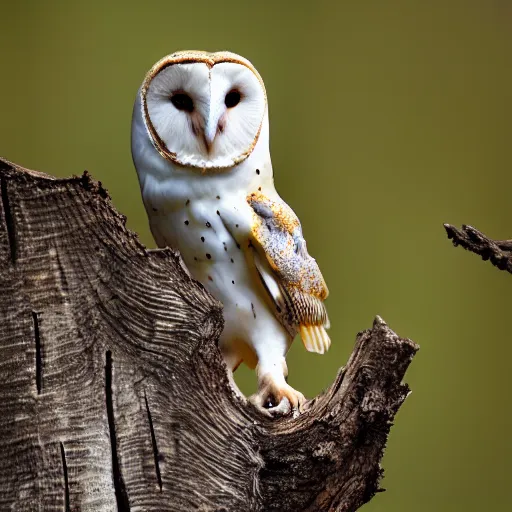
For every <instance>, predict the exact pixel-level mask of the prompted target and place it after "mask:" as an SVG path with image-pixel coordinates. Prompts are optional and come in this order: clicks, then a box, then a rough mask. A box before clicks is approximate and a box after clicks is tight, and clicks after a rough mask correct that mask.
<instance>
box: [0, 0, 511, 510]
mask: <svg viewBox="0 0 512 512" xmlns="http://www.w3.org/2000/svg"><path fill="white" fill-rule="evenodd" d="M0 17H1V19H2V29H1V30H0V47H1V50H0V68H1V70H2V73H1V76H2V78H1V80H0V94H1V97H2V104H1V107H0V114H1V118H2V122H1V123H0V154H1V155H2V156H4V157H6V158H8V159H10V160H12V161H14V162H16V163H18V164H21V165H24V166H26V167H29V168H33V169H38V170H41V171H45V172H48V173H51V174H55V175H58V176H68V175H70V174H80V173H81V172H82V171H83V170H84V169H88V170H89V171H90V172H91V173H92V174H93V176H94V177H96V178H97V179H99V180H101V181H102V182H103V183H104V185H105V186H106V187H107V188H108V190H109V191H110V193H111V194H112V197H113V200H114V203H115V205H116V206H117V208H118V209H119V210H120V211H121V212H123V213H124V214H126V215H127V216H128V225H129V227H130V228H131V229H133V230H135V231H136V232H137V233H139V235H140V237H141V239H142V240H143V242H144V243H146V244H147V245H148V246H154V242H153V241H152V238H151V235H150V232H149V230H148V226H147V220H146V215H145V212H144V209H143V205H142V201H141V199H140V196H139V188H138V183H137V179H136V174H135V170H134V168H133V165H132V161H131V155H130V120H131V113H132V104H133V99H134V96H135V93H136V91H137V88H138V87H139V85H140V83H141V81H142V79H143V77H144V74H145V73H146V71H147V70H148V69H149V68H150V67H151V66H152V65H153V63H154V62H156V61H157V60H158V59H159V58H160V57H162V56H164V55H165V54H167V53H171V52H173V51H175V50H179V49H205V50H211V51H214V50H221V49H229V50H232V51H234V52H237V53H240V54H242V55H244V56H246V57H247V58H249V59H250V60H251V61H252V62H253V63H254V65H255V66H256V67H257V69H258V70H259V71H260V73H261V74H262V76H263V78H264V80H265V83H266V87H267V92H268V97H269V103H270V119H271V121H270V125H271V147H272V157H273V164H274V170H275V174H276V176H275V179H276V183H277V188H278V190H279V191H280V193H281V195H282V196H283V197H284V198H285V199H286V201H288V202H289V204H290V205H291V206H292V207H293V208H294V209H295V211H296V212H297V214H298V215H299V217H300V219H301V220H302V223H303V227H304V232H305V235H306V238H307V241H308V247H309V249H310V252H311V253H312V254H313V255H314V256H315V257H316V258H317V260H318V262H319V263H320V266H321V268H322V271H323V273H324V276H325V278H326V280H327V282H328V285H329V288H330V292H331V296H330V299H329V301H328V308H329V312H330V316H331V321H332V330H331V335H332V338H333V346H332V349H331V351H330V352H329V353H328V355H326V356H323V357H320V356H316V355H312V354H309V353H306V352H305V350H304V349H303V347H302V345H301V343H300V342H299V343H295V344H294V346H293V348H292V350H291V352H290V355H289V367H290V381H291V383H292V385H295V386H296V387H298V388H299V389H301V390H302V391H303V392H305V393H306V394H307V395H309V396H312V395H315V394H317V393H318V392H320V391H321V390H322V389H323V388H325V387H326V386H328V385H329V383H330V382H331V381H332V380H333V378H334V376H335V374H336V371H337V369H338V367H339V366H341V365H343V364H344V363H345V362H346V360H347V357H348V355H349V354H350V352H351V350H352V347H353V341H354V338H355V334H356V333H357V332H358V331H359V330H361V329H365V328H368V327H370V326H371V323H372V320H373V317H374V316H375V315H376V314H379V315H381V316H382V317H383V318H384V319H385V320H386V321H387V322H388V323H389V325H390V326H391V327H392V328H393V329H394V330H395V331H396V332H398V333H399V334H400V335H402V336H405V337H409V338H412V339H413V340H415V341H416V342H418V343H419V344H420V345H421V351H420V353H419V354H418V356H417V357H416V359H415V360H414V362H413V364H412V366H411V368H410V370H409V372H408V373H407V377H406V380H407V382H408V383H409V384H410V385H411V387H412V389H413V393H412V395H411V396H410V397H409V398H408V400H407V401H406V403H405V404H404V406H403V408H402V409H401V411H400V412H399V414H398V417H397V424H396V426H395V427H394V428H393V430H392V432H391V437H390V440H389V443H388V447H387V451H386V455H385V458H384V467H385V470H386V476H385V480H384V482H383V486H384V487H386V488H387V489H388V491H387V492H386V493H384V494H379V495H378V496H377V497H376V498H375V499H374V500H373V501H372V502H371V503H370V504H368V505H366V506H365V507H364V510H365V511H366V512H371V511H382V512H387V511H393V512H400V511H407V512H410V511H415V512H416V511H417V512H422V511H429V512H430V511H459V510H464V511H479V512H480V511H487V510H493V511H494V510H500V511H501V510H511V506H512V496H511V495H510V490H509V488H510V486H511V484H512V478H511V470H510V460H511V458H512V443H511V441H510V439H509V438H508V435H509V434H510V431H511V427H512V412H511V410H510V405H511V404H510V396H509V390H510V389H511V387H512V386H511V384H510V375H511V374H510V359H511V356H512V348H511V346H512V340H511V339H510V319H511V318H512V280H511V276H510V275H508V274H505V273H504V272H499V271H498V270H496V269H495V268H493V267H492V266H491V265H490V264H489V263H483V262H482V261H480V259H479V258H478V257H476V256H474V255H470V254H469V253H466V252H465V251H463V250H462V249H457V250H455V249H454V248H453V247H452V246H451V244H450V243H449V241H448V240H447V239H446V236H445V234H444V230H443V227H442V224H443V222H450V223H454V224H456V225H460V224H461V223H469V224H472V225H474V226H476V227H478V228H480V229H481V230H483V231H485V232H486V233H487V234H489V235H490V236H494V237H495V238H507V237H512V204H511V203H512V201H511V193H510V191H511V188H512V173H511V169H512V150H511V144H510V131H511V128H512V126H511V119H512V102H511V101H512V66H511V52H512V4H511V3H510V2H507V1H506V0H501V1H499V0H482V1H473V0H467V1H456V0H445V1H433V2H426V1H421V0H416V1H405V0H403V1H398V0H390V1H387V2H383V1H381V2H378V1H362V0H353V1H339V2H335V1H332V2H327V1H318V2H303V3H300V2H297V1H295V2H284V1H280V2H272V1H259V2H241V1H238V2H235V1H228V0H217V1H210V2H203V3H201V2H193V1H189V2H175V1H166V2H156V1H154V2H142V1H137V2H135V1H125V2H107V1H101V2H97V1H88V2H74V3H73V2H67V1H66V2H42V1H39V2H36V1H33V2H27V1H18V2H9V3H8V4H7V3H6V2H2V6H1V7H0ZM238 380H239V382H240V383H241V385H242V387H243V389H244V390H246V391H247V390H250V389H251V387H252V386H253V384H254V383H253V376H252V375H251V373H250V372H249V371H242V373H241V374H240V376H239V378H238Z"/></svg>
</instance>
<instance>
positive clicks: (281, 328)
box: [132, 52, 330, 410]
mask: <svg viewBox="0 0 512 512" xmlns="http://www.w3.org/2000/svg"><path fill="white" fill-rule="evenodd" d="M132 154H133V160H134V163H135V167H136V169H137V172H138V175H139V182H140V186H141V191H142V196H143V200H144V204H145V207H146V210H147V213H148V217H149V221H150V226H151V230H152V233H153V235H154V237H155V240H156V243H157V244H158V245H159V246H160V247H164V246H171V247H173V248H176V249H178V250H179V251H180V253H181V255H182V257H183V259H184V261H185V264H186V265H187V267H188V269H189V271H190V273H191V274H192V276H193V277H194V278H196V279H197V280H199V281H200V282H201V283H202V284H203V285H204V286H205V287H206V288H207V289H208V290H209V291H210V292H211V293H212V295H213V296H215V297H216V298H217V299H219V300H220V301H221V302H222V303H223V304H224V318H225V328H224V331H223V333H222V336H221V340H220V348H221V351H222V353H223V355H224V358H225V360H226V363H227V365H228V368H229V369H230V370H234V369H236V367H237V366H238V365H239V364H240V363H241V362H242V361H243V362H245V363H246V364H247V365H249V366H250V367H252V368H254V367H256V368H257V373H258V383H259V390H258V393H257V394H256V395H255V396H254V397H252V399H253V402H254V403H255V404H256V405H258V406H262V407H263V406H266V407H272V406H276V405H278V404H279V403H281V401H282V400H283V399H284V398H288V400H289V402H290V403H291V405H292V406H298V405H300V404H301V403H302V402H303V400H304V397H303V395H302V394H301V393H300V392H298V391H296V390H294V389H293V388H291V387H290V386H289V385H288V384H287V383H286V375H287V368H286V362H285V355H286V352H287V350H288V348H289V346H290V344H291V342H292V340H293V336H294V335H295V334H296V333H297V332H299V331H300V333H301V336H302V338H303V341H304V344H305V345H306V348H308V350H312V351H316V352H320V353H323V352H324V351H325V350H326V349H327V348H328V346H329V344H330V340H329V338H328V336H327V334H326V332H325V328H326V327H328V318H327V314H326V311H325V308H324V306H323V302H322V301H323V299H325V298H326V297H327V293H328V292H327V287H326V286H325V282H324V281H323V278H322V276H321V274H320V271H319V269H318V266H317V265H316V262H315V260H314V259H313V258H311V257H310V256H309V255H308V253H307V250H306V245H305V241H304V239H303V238H302V232H301V229H300V223H299V221H298V219H297V218H296V216H295V214H294V213H293V211H292V210H291V209H290V208H289V207H288V206H287V205H286V204H285V203H284V202H283V201H282V199H281V198H280V197H279V195H278V194H277V192H276V190H275V188H274V183H273V172H272V164H271V160H270V153H269V126H268V110H267V100H266V93H265V88H264V85H263V81H262V80H261V77H260V76H259V74H258V73H257V71H256V70H255V69H254V68H253V66H252V65H251V64H250V63H249V62H248V61H247V60H245V59H243V58H242V57H240V56H238V55H235V54H232V53H228V52H221V53H214V54H209V53H205V52H179V53H176V54H173V55H170V56H167V57H165V58H164V59H162V60H161V61H159V62H158V63H157V64H155V66H153V68H152V69H151V70H150V72H149V73H148V74H147V76H146V79H145V80H144V83H143V84H142V87H141V88H140V90H139V92H138V94H137V98H136V101H135V106H134V112H133V123H132ZM283 403H284V404H285V402H283ZM281 409H282V407H281V408H280V409H279V410H281Z"/></svg>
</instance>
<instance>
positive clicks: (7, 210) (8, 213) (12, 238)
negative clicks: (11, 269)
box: [0, 179, 18, 264]
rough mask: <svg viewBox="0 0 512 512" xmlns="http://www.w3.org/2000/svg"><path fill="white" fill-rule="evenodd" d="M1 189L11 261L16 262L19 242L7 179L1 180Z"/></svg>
mask: <svg viewBox="0 0 512 512" xmlns="http://www.w3.org/2000/svg"><path fill="white" fill-rule="evenodd" d="M0 191H1V196H2V205H3V209H4V218H5V225H6V228H7V237H8V239H9V249H10V251H11V262H12V263H13V264H15V263H16V258H17V256H18V254H17V252H18V243H17V240H16V229H15V225H14V216H13V214H12V210H11V205H10V203H9V194H8V192H7V181H6V180H5V179H2V180H0Z"/></svg>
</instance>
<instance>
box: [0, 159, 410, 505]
mask: <svg viewBox="0 0 512 512" xmlns="http://www.w3.org/2000/svg"><path fill="white" fill-rule="evenodd" d="M0 183H1V204H0V290H1V293H0V460H1V464H0V510H16V511H17V512H23V511H33V510H45V511H71V510H72V511H74V512H78V511H100V512H103V511H114V510H118V511H123V512H126V511H135V510H138V511H158V512H165V511H177V512H178V511H179V512H183V511H189V510H190V511H193V510H200V511H203V512H206V511H211V512H213V511H217V512H221V511H269V510H277V511H281V512H285V511H290V512H291V511H293V512H297V511H301V510H303V511H329V510H333V511H334V510H338V511H354V510H356V509H358V508H359V507H360V506H361V505H362V504H363V503H365V502H367V501H368V500H370V499H371V498H372V497H373V496H374V494H375V493H376V492H377V491H378V490H379V480H380V478H381V475H382V469H381V467H380V460H381V458H382V455H383V450H384V447H385V443H386V439H387V436H388V433H389V430H390V427H391V425H392V422H393V419H394V417H395V414H396V413H397V411H398V409H399V407H400V406H401V404H402V402H403V401H404V399H405V398H406V396H407V394H408V392H409V389H408V387H407V386H406V385H405V384H403V383H402V378H403V376H404V373H405V371H406V369H407V367H408V366H409V363H410V361H411V359H412V357H413V356H414V354H415V352H416V351H417V348H418V347H417V346H416V345H415V344H414V343H413V342H412V341H410V340H408V339H403V338H400V337H399V336H397V335H396V334H395V333H394V332H393V331H392V330H391V329H390V328H389V327H388V326H387V325H386V324H385V323H384V321H383V320H382V319H380V318H379V317H377V318H376V320H375V321H374V324H373V327H372V328H371V329H369V330H366V331H363V332H361V333H359V334H358V335H357V338H356V342H355V348H354V351H353V354H352V356H351V357H350V360H349V361H348V363H347V365H346V367H345V368H344V369H342V370H340V372H339V374H338V376H337V378H336V379H335V381H334V383H333V384H332V385H331V387H330V388H329V389H328V390H327V391H326V392H325V393H323V394H322V395H321V396H319V397H317V398H315V399H313V400H311V401H309V402H307V404H306V408H305V412H304V413H303V414H301V415H300V416H299V417H297V418H291V417H285V418H281V419H270V418H267V417H263V416H262V415H261V413H259V412H258V411H257V410H256V409H255V408H253V406H252V405H251V404H249V403H248V402H247V401H246V400H245V398H244V397H242V396H240V395H239V394H237V393H236V392H235V391H234V389H233V388H232V386H231V384H230V381H229V379H228V377H227V372H226V367H225V365H224V363H223V360H222V357H221V355H220V352H219V350H218V348H217V340H218V338H219V334H220V333H221V330H222V328H223V317H222V306H221V304H220V303H218V302H217V301H216V300H214V299H213V298H212V297H211V296H210V295H209V294H208V293H207V292H206V290H205V289H204V288H203V287H202V286H201V285H200V284H198V283H197V282H196V281H194V280H193V279H191V278H190V277H189V275H188V273H187V271H186V269H184V266H183V263H182V260H181V258H180V256H179V254H177V253H176V252H175V251H173V250H171V249H165V250H148V249H146V248H145V247H144V246H143V245H142V244H141V243H140V242H139V241H138V239H137V237H136V235H135V234H133V233H132V232H130V231H129V230H127V229H126V227H125V218H124V217H123V216H122V215H120V214H119V213H118V212H116V211H115V209H114V208H113V206H112V204H111V201H110V199H109V197H108V194H107V192H106V191H105V189H104V188H103V187H102V185H101V183H98V182H96V181H94V180H92V179H91V178H90V176H89V175H88V174H87V173H84V175H83V176H82V177H74V178H70V179H56V178H53V177H51V176H47V175H44V174H41V173H37V172H34V171H29V170H27V169H23V168H21V167H19V166H16V165H14V164H12V163H10V162H7V161H5V160H0Z"/></svg>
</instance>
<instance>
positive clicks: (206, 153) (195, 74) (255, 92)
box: [141, 52, 267, 169]
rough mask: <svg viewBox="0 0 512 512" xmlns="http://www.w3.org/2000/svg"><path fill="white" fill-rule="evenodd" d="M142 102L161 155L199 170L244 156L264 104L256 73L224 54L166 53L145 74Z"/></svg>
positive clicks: (257, 130)
mask: <svg viewBox="0 0 512 512" xmlns="http://www.w3.org/2000/svg"><path fill="white" fill-rule="evenodd" d="M141 103H142V108H143V118H144V122H145V125H146V128H147V131H148V134H149V136H150V138H151V140H152V142H153V145H154V146H155V147H156V149H157V150H158V151H159V153H160V154H161V155H162V156H163V157H164V158H166V159H168V160H171V161H172V162H175V163H177V164H180V165H184V166H190V167H197V168H201V169H222V168H226V167H232V166H233V165H236V164H237V163H239V162H241V161H243V160H244V159H245V158H247V157H248V156H249V155H250V154H251V152H252V150H253V149H254V146H255V145H256V142H257V141H258V137H259V134H260V130H261V126H262V122H263V118H264V115H265V110H266V107H267V100H266V94H265V88H264V85H263V82H262V80H261V77H260V76H259V74H258V73H257V71H256V70H255V69H254V68H253V67H252V65H251V64H250V63H249V62H248V61H246V60H245V59H243V58H242V57H239V56H238V55H235V54H231V53H227V52H222V53H214V54H208V53H204V52H181V53H177V54H173V55H171V56H168V57H165V58H164V59H162V60H161V61H159V62H158V63H157V64H155V66H153V68H152V70H151V71H150V72H149V73H148V75H147V76H146V79H145V81H144V84H143V86H142V88H141Z"/></svg>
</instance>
